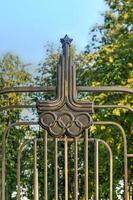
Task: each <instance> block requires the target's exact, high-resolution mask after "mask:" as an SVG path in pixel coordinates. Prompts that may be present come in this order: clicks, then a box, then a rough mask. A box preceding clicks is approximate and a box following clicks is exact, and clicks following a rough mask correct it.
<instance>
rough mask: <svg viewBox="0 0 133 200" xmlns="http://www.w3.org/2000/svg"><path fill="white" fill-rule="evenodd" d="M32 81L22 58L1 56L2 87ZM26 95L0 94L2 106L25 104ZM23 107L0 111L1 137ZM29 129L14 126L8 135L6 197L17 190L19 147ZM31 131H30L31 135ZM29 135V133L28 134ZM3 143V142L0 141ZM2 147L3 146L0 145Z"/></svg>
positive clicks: (18, 116) (16, 119) (0, 84)
mask: <svg viewBox="0 0 133 200" xmlns="http://www.w3.org/2000/svg"><path fill="white" fill-rule="evenodd" d="M29 83H31V75H30V74H29V73H28V72H27V70H26V65H24V64H23V63H22V61H21V60H20V58H19V57H18V56H16V55H13V54H11V53H7V54H5V55H4V56H2V57H1V58H0V88H1V89H4V88H12V87H17V86H24V85H28V84H29ZM25 98H26V96H24V95H22V94H18V93H9V94H4V95H1V96H0V104H1V107H4V106H8V105H15V104H21V103H22V104H23V101H24V100H25ZM21 111H22V110H21V109H13V110H8V109H7V110H6V111H3V112H1V113H0V119H1V124H0V133H1V134H0V138H1V140H2V133H3V131H4V130H5V128H6V127H7V126H8V125H9V124H11V123H14V122H16V121H19V120H20V119H21V118H22V113H21ZM28 131H29V129H28V128H27V129H21V128H20V129H18V128H17V127H14V128H13V129H12V130H11V134H10V135H9V137H8V143H7V145H6V156H7V163H8V164H7V166H6V169H7V170H6V172H7V175H6V199H8V200H9V199H12V195H13V192H14V191H15V190H16V181H15V180H16V163H17V160H16V159H17V149H18V146H19V145H20V143H21V142H22V141H23V140H24V138H25V137H28V136H26V134H27V132H28ZM30 134H31V133H29V135H30ZM27 135H28V134H27ZM0 144H2V143H0ZM0 148H2V146H0Z"/></svg>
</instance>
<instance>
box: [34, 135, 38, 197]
mask: <svg viewBox="0 0 133 200" xmlns="http://www.w3.org/2000/svg"><path fill="white" fill-rule="evenodd" d="M34 200H38V169H37V140H36V139H35V140H34Z"/></svg>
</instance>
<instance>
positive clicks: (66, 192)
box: [64, 136, 68, 200]
mask: <svg viewBox="0 0 133 200" xmlns="http://www.w3.org/2000/svg"><path fill="white" fill-rule="evenodd" d="M64 142H65V144H64V146H65V147H64V156H65V200H68V141H67V136H65V140H64Z"/></svg>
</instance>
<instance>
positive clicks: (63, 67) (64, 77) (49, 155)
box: [0, 36, 133, 200]
mask: <svg viewBox="0 0 133 200" xmlns="http://www.w3.org/2000/svg"><path fill="white" fill-rule="evenodd" d="M71 42H72V40H71V39H70V38H69V37H68V36H65V37H64V38H63V39H61V43H62V48H63V53H62V55H61V56H60V60H59V65H58V72H57V85H56V86H48V87H18V88H5V89H2V90H1V91H0V95H4V94H7V93H32V92H47V93H48V92H53V91H56V94H57V95H56V99H55V100H53V101H43V100H42V101H38V102H36V104H33V105H7V106H5V107H1V108H0V111H1V112H4V111H7V110H9V109H15V108H16V109H19V108H24V109H26V108H36V109H37V112H38V120H37V121H36V122H35V121H21V122H15V123H12V124H9V126H8V127H7V128H6V129H5V131H4V132H3V134H2V142H1V147H0V148H1V151H0V152H1V157H0V159H1V171H0V196H1V198H0V199H2V200H7V197H6V192H7V190H6V187H7V186H6V175H7V174H8V171H7V170H6V166H7V164H8V163H7V162H6V159H7V158H6V157H7V155H6V143H7V142H8V136H9V134H10V133H11V129H12V128H13V127H21V126H22V127H24V126H39V127H40V129H41V131H42V132H43V133H44V134H43V136H40V137H34V138H31V139H26V140H25V141H24V142H23V143H22V144H20V146H19V148H18V152H17V164H16V166H17V168H16V174H17V175H16V178H17V183H16V193H15V191H14V194H16V199H18V200H20V199H23V200H24V199H27V198H26V197H25V194H24V193H27V191H26V190H25V191H24V188H23V187H22V185H21V184H22V183H21V172H22V168H21V162H22V155H23V152H24V151H25V149H26V148H27V146H29V145H31V151H32V150H33V151H32V155H33V166H32V167H33V187H31V188H32V191H31V194H32V199H34V200H39V199H44V200H48V199H50V200H51V199H54V200H63V199H64V200H68V199H74V200H78V199H79V200H88V199H90V200H91V199H95V200H99V199H101V200H102V199H105V200H107V199H109V200H113V199H115V198H114V196H113V194H114V192H115V191H114V190H116V188H114V184H113V183H114V182H115V177H114V173H113V169H114V166H113V161H114V158H113V156H114V155H113V150H112V147H113V146H110V145H109V144H108V142H107V140H106V141H104V140H103V139H102V138H99V137H92V136H91V129H92V127H93V126H94V125H95V127H100V126H104V129H105V133H106V128H107V127H108V126H109V127H111V126H112V127H115V128H116V129H117V131H118V134H120V137H121V141H120V143H121V144H122V148H123V155H121V156H122V158H123V162H122V166H123V170H122V173H123V175H122V177H121V184H122V185H123V186H122V187H123V199H124V200H130V199H132V198H133V197H132V194H131V192H130V187H129V180H128V176H129V174H128V167H129V166H128V159H129V158H130V159H132V158H133V154H131V153H128V148H127V147H128V145H127V138H126V134H125V131H124V129H123V128H122V125H121V124H119V123H117V122H114V121H95V120H94V119H93V115H94V112H95V113H97V111H98V112H100V111H101V110H103V109H114V108H118V109H125V110H128V111H129V112H133V109H132V108H131V107H129V106H128V105H95V104H94V103H93V102H89V101H81V100H78V99H77V92H79V91H80V92H90V93H91V94H96V93H102V92H104V93H108V92H112V93H120V94H121V93H123V94H124V93H125V94H133V90H132V89H130V88H126V87H120V86H119V87H116V86H114V87H111V86H108V87H89V86H76V74H75V68H74V65H73V62H72V58H71V54H70V48H71V47H70V46H71ZM110 134H111V133H110ZM106 138H108V136H106ZM40 147H41V148H42V149H43V150H42V151H43V156H42V157H41V159H38V155H39V153H38V149H39V148H40ZM100 148H102V152H104V153H103V154H104V155H101V153H100ZM102 156H106V159H105V160H106V163H102V165H101V162H103V160H102ZM115 159H118V158H115ZM93 160H94V161H93ZM100 160H102V161H100ZM40 162H43V170H42V171H41V172H40V171H39V169H38V166H39V163H40ZM104 165H106V166H105V168H106V170H103V169H104ZM100 166H101V167H100ZM115 167H116V165H115ZM101 168H102V169H101ZM31 170H32V169H31ZM102 170H103V171H102ZM39 173H41V174H43V175H42V176H43V183H41V184H42V186H39V185H40V183H39V182H40V178H39V175H38V174H39ZM50 173H51V174H52V175H50ZM25 176H26V177H28V174H26V171H25ZM51 176H52V177H53V178H52V179H51ZM130 176H131V175H130ZM102 179H103V181H101V180H102ZM50 181H51V182H50ZM101 182H102V183H101ZM104 182H105V186H104ZM102 184H103V186H102ZM104 187H105V188H104ZM41 188H43V194H42V196H40V193H41V190H42V189H41ZM101 188H103V189H101ZM104 189H106V190H107V194H106V195H105V196H103V195H102V193H104V192H103V191H104ZM27 190H28V189H27ZM90 190H91V191H90ZM118 190H119V187H118ZM49 193H51V194H52V195H51V196H50V195H49ZM118 199H119V198H118Z"/></svg>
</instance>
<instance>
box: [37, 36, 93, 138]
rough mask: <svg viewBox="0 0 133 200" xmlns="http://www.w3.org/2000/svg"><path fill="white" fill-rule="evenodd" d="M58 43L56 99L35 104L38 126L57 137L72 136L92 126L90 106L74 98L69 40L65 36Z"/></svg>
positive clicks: (73, 71)
mask: <svg viewBox="0 0 133 200" xmlns="http://www.w3.org/2000/svg"><path fill="white" fill-rule="evenodd" d="M60 41H61V43H62V48H63V54H62V55H61V56H60V61H59V64H58V72H57V86H56V88H57V89H56V90H57V98H56V100H54V101H49V102H48V101H47V102H46V101H38V102H37V110H38V113H39V115H40V116H39V123H40V125H41V126H42V127H43V128H44V129H46V130H47V131H48V132H49V133H50V134H52V135H54V136H56V137H60V136H63V135H64V134H67V135H70V136H71V137H75V136H78V135H79V134H80V133H81V132H82V131H83V130H84V129H86V128H89V127H90V126H91V125H92V118H91V116H90V114H92V113H93V103H92V102H85V101H78V100H77V99H76V93H77V92H76V74H75V68H74V65H73V62H72V58H71V53H70V48H71V47H70V46H71V42H72V39H70V38H69V37H68V36H67V35H66V36H65V37H64V38H63V39H61V40H60Z"/></svg>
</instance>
